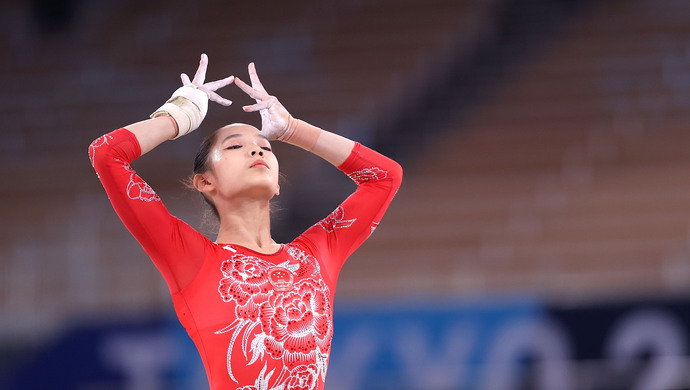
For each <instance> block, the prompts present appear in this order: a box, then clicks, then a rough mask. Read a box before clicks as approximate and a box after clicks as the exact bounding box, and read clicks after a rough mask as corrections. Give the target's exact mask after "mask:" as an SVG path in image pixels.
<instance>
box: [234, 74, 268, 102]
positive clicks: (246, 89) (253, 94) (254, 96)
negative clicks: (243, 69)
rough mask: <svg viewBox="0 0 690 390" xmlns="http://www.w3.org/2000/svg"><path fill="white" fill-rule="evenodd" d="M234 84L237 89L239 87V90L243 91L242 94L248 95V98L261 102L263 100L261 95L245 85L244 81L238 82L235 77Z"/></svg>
mask: <svg viewBox="0 0 690 390" xmlns="http://www.w3.org/2000/svg"><path fill="white" fill-rule="evenodd" d="M235 84H236V85H237V86H238V87H240V89H241V90H243V91H244V93H246V94H247V95H249V97H250V98H252V99H255V100H261V99H262V98H263V94H260V93H259V92H258V91H256V90H255V89H254V88H252V87H250V86H249V85H247V83H245V82H244V81H242V80H240V79H239V78H237V77H235Z"/></svg>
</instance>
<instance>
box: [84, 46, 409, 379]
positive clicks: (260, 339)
mask: <svg viewBox="0 0 690 390" xmlns="http://www.w3.org/2000/svg"><path fill="white" fill-rule="evenodd" d="M207 65H208V58H207V57H206V55H202V56H201V62H200V65H199V68H198V70H197V72H196V74H195V76H194V78H193V80H190V79H189V77H188V76H187V75H185V74H182V83H183V86H182V87H180V88H179V89H177V90H176V91H175V93H174V94H173V95H172V97H171V98H170V99H169V100H168V101H167V102H166V103H165V104H164V105H163V106H161V107H160V108H159V109H158V110H156V111H155V112H154V113H153V114H152V115H151V119H147V120H144V121H142V122H138V123H134V124H131V125H129V126H125V127H124V128H121V129H118V130H115V131H113V132H111V133H108V134H106V135H103V136H102V137H100V138H98V139H96V140H95V141H93V143H92V144H91V145H90V147H89V157H90V159H91V163H92V165H93V167H94V169H95V170H96V172H97V174H98V177H99V179H100V181H101V182H102V184H103V186H104V187H105V190H106V192H107V194H108V197H109V199H110V201H111V203H112V205H113V207H114V209H115V211H116V212H117V214H118V216H119V217H120V219H121V220H122V222H123V223H124V224H125V225H126V226H127V228H128V229H129V231H130V232H131V233H132V235H133V236H134V237H135V238H136V239H137V240H138V241H139V243H140V244H141V245H142V247H143V248H144V250H145V251H146V253H147V254H148V255H149V256H150V257H151V259H152V261H153V262H154V264H155V265H156V267H157V268H158V270H159V271H160V272H161V274H162V275H163V278H164V279H165V281H166V283H167V285H168V288H169V289H170V293H171V294H172V300H173V304H174V306H175V310H176V312H177V315H178V318H179V320H180V322H181V323H182V325H183V326H184V327H185V329H186V330H187V332H188V334H189V336H190V337H191V338H192V340H194V343H195V344H196V346H197V348H198V350H199V353H200V355H201V358H202V361H203V363H204V367H205V369H206V374H207V376H208V380H209V384H210V386H211V389H213V390H220V389H242V390H250V389H253V390H258V389H266V390H268V389H273V390H288V389H323V386H324V381H325V379H326V369H327V366H328V360H329V356H330V352H331V338H332V337H333V294H334V292H335V286H336V280H337V278H338V273H339V272H340V269H341V267H342V265H343V263H344V262H345V260H346V259H347V257H348V256H349V255H350V254H351V253H352V252H353V251H354V250H355V249H356V248H357V247H359V245H361V244H362V243H363V242H364V240H366V239H367V238H368V237H369V235H370V234H371V233H372V232H373V231H374V229H375V228H376V226H377V225H378V224H379V221H380V220H381V217H382V216H383V214H384V212H385V210H386V208H387V207H388V205H389V203H390V202H391V200H392V199H393V196H394V195H395V193H396V191H397V189H398V187H399V186H400V182H401V179H402V169H401V167H400V165H398V164H397V163H396V162H394V161H392V160H390V159H388V158H386V157H384V156H382V155H380V154H378V153H376V152H374V151H372V150H371V149H368V148H366V147H365V146H363V145H361V144H359V143H356V142H353V141H351V140H349V139H346V138H344V137H341V136H339V135H336V134H333V133H330V132H328V131H325V130H321V129H319V128H317V127H314V126H312V125H310V124H308V123H306V122H304V121H302V120H299V119H295V118H293V117H292V116H291V115H290V114H289V113H288V111H287V110H286V109H285V108H284V107H283V105H282V104H281V103H280V102H279V101H278V100H277V99H276V98H275V97H273V96H270V95H269V94H268V93H267V92H266V90H265V89H264V87H263V86H262V85H261V82H260V81H259V78H258V76H257V73H256V70H255V68H254V65H253V64H250V65H249V78H250V80H251V86H250V85H247V84H245V83H244V82H242V81H241V80H240V79H237V78H234V77H232V76H231V77H228V78H225V79H222V80H218V81H214V82H210V83H204V79H205V75H206V68H207ZM233 82H234V83H235V84H236V85H237V86H238V87H239V88H240V89H241V90H242V91H244V92H245V93H247V94H248V95H249V96H250V97H251V98H253V99H254V100H256V104H253V105H249V106H245V107H244V111H246V112H257V111H258V112H259V113H260V115H261V120H262V123H261V130H258V129H256V128H255V127H253V126H250V125H246V124H231V125H227V126H224V127H222V128H220V129H217V130H216V131H215V132H213V133H211V134H210V135H209V136H208V137H207V138H206V139H205V140H204V141H203V142H202V144H201V148H200V150H199V152H198V154H197V156H196V158H195V161H194V177H193V183H194V186H195V187H196V188H197V189H198V190H199V191H200V192H201V194H202V195H203V197H204V199H205V200H206V201H207V203H209V205H210V206H211V207H212V208H213V210H214V212H215V214H216V215H217V216H218V218H219V221H220V227H219V231H218V236H217V238H216V240H215V241H211V240H209V239H208V238H206V237H205V236H204V235H202V234H201V233H199V232H197V231H196V230H194V229H193V228H192V227H190V226H189V225H187V224H186V223H184V222H182V221H181V220H179V219H177V218H175V217H174V216H172V215H170V213H169V212H168V210H167V209H166V208H165V206H164V205H163V204H162V202H161V199H160V198H159V197H158V195H156V193H155V192H154V191H153V190H152V189H151V187H150V186H148V185H147V184H146V182H144V181H143V180H142V179H141V178H140V177H139V176H138V175H137V174H136V172H135V171H134V170H133V169H132V168H131V166H130V164H131V162H132V161H134V160H135V159H136V158H138V157H139V156H141V155H143V154H144V153H147V152H149V151H151V150H152V149H153V148H155V147H156V146H158V145H159V144H161V143H162V142H164V141H165V140H168V139H176V138H179V137H180V136H182V135H185V134H188V133H189V132H191V131H193V130H195V129H196V128H197V127H198V126H199V125H200V123H201V121H202V120H203V118H204V116H205V114H206V112H207V108H208V100H209V99H210V100H212V101H215V102H217V103H219V104H221V105H225V106H229V105H230V103H231V102H230V101H229V100H226V99H224V98H222V97H221V96H219V95H218V94H217V93H216V92H215V91H216V90H218V89H219V88H222V87H224V86H226V85H228V84H231V83H233ZM274 140H279V141H283V142H287V143H290V144H293V145H296V146H299V147H301V148H303V149H305V150H307V151H310V152H311V153H314V154H316V155H317V156H320V157H322V158H323V159H325V160H327V161H328V162H330V163H331V164H333V165H335V166H336V167H337V168H338V169H340V170H341V171H342V172H344V173H345V174H346V175H348V176H349V177H350V178H351V179H352V180H354V181H355V183H356V184H357V189H356V191H355V192H354V193H353V194H352V195H350V196H349V197H348V198H347V199H346V200H345V201H344V202H343V203H342V204H341V205H340V206H338V207H337V208H336V209H335V211H333V213H331V214H330V215H329V216H327V217H326V218H324V219H323V220H321V221H320V222H318V223H316V224H315V225H313V226H312V227H310V228H309V229H307V230H306V231H305V232H303V233H302V234H301V235H299V236H298V237H297V238H295V239H294V241H292V242H290V243H287V244H278V243H276V242H275V241H273V239H272V238H271V229H270V207H269V201H270V200H271V198H273V196H275V195H277V194H278V192H279V190H280V188H279V185H278V176H279V175H278V160H277V159H276V156H275V155H274V154H273V152H272V150H271V143H270V141H274Z"/></svg>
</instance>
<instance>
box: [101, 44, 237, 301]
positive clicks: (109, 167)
mask: <svg viewBox="0 0 690 390" xmlns="http://www.w3.org/2000/svg"><path fill="white" fill-rule="evenodd" d="M207 62H208V59H207V58H206V56H205V55H204V56H202V60H201V64H200V66H199V70H198V71H197V74H196V75H195V78H194V83H192V82H190V80H189V78H188V77H186V75H183V76H182V80H183V83H185V86H183V87H181V88H179V89H178V90H177V91H175V93H174V94H173V96H172V97H171V98H170V99H169V100H168V101H167V102H166V103H165V104H164V105H163V106H161V107H160V108H159V109H158V110H156V112H154V113H153V114H152V119H148V120H144V121H141V122H138V123H135V124H132V125H128V126H126V127H125V128H121V129H118V130H115V131H113V132H110V133H108V134H105V135H103V136H101V137H99V138H98V139H96V140H95V141H93V142H92V143H91V145H90V146H89V158H90V159H91V165H92V166H93V167H94V169H95V170H96V173H97V175H98V178H99V180H100V181H101V183H102V184H103V187H104V188H105V191H106V193H107V195H108V198H109V199H110V202H111V203H112V205H113V208H114V209H115V212H116V213H117V215H118V216H119V217H120V219H121V220H122V222H123V223H124V224H125V226H126V227H127V229H128V230H129V231H130V233H131V234H132V235H133V236H134V237H135V238H136V239H137V241H138V242H139V243H140V244H141V246H142V247H143V249H144V251H145V252H146V253H147V254H148V255H149V256H150V257H151V260H152V261H153V262H154V264H155V265H156V267H157V268H158V270H159V271H160V272H161V274H162V275H163V277H164V279H165V281H166V283H167V284H168V288H169V289H170V292H171V293H174V292H177V291H179V290H181V289H182V288H184V287H185V286H186V285H188V284H189V283H190V282H191V281H192V280H193V279H194V277H195V276H196V274H197V272H198V270H199V268H200V267H201V264H202V261H203V258H204V252H203V251H204V250H205V249H204V248H205V247H206V244H207V242H208V240H207V239H206V238H205V237H204V236H203V235H202V234H201V233H199V232H197V231H196V230H194V229H193V228H192V227H190V226H189V225H187V224H186V223H184V222H182V221H181V220H179V219H177V218H175V217H174V216H172V215H171V214H170V213H169V212H168V210H167V209H166V208H165V206H164V205H163V204H162V202H161V200H160V198H159V197H158V195H157V194H156V193H155V192H154V191H153V189H152V188H151V187H150V186H149V185H148V184H147V183H146V182H145V181H144V180H143V179H141V177H139V175H137V173H136V172H135V171H134V170H133V169H132V167H131V165H130V164H131V163H132V161H134V160H135V159H137V158H138V157H140V156H141V155H142V154H144V153H146V152H148V151H150V150H152V149H153V148H155V147H156V146H158V145H159V144H161V143H162V142H164V141H165V140H167V139H174V138H178V137H180V136H182V135H184V134H187V133H189V132H191V131H193V130H194V129H196V128H197V127H198V126H199V124H200V122H201V120H202V119H203V116H204V115H205V107H204V106H205V105H207V104H208V103H207V100H208V99H209V97H210V98H211V99H213V100H214V101H217V102H219V103H220V104H224V105H229V104H230V102H229V101H226V100H225V99H222V98H220V97H219V96H218V95H216V94H215V92H214V91H215V90H216V89H218V88H220V87H222V86H224V85H227V84H229V83H231V82H232V78H227V79H223V80H219V81H216V82H213V83H207V84H204V83H203V78H204V76H205V72H206V64H207ZM214 95H215V96H214ZM221 99H222V100H221ZM202 110H203V111H202Z"/></svg>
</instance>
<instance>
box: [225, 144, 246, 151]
mask: <svg viewBox="0 0 690 390" xmlns="http://www.w3.org/2000/svg"><path fill="white" fill-rule="evenodd" d="M241 147H242V145H230V146H228V147H227V148H225V150H228V149H239V148H241Z"/></svg>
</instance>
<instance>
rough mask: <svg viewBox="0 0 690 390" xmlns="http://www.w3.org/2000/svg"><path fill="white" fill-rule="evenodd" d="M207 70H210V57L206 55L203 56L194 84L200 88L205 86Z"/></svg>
mask: <svg viewBox="0 0 690 390" xmlns="http://www.w3.org/2000/svg"><path fill="white" fill-rule="evenodd" d="M206 69H208V56H207V55H206V54H202V55H201V60H200V61H199V67H198V68H197V70H196V73H195V74H194V80H192V83H193V84H195V85H197V86H199V85H204V80H205V79H206Z"/></svg>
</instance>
